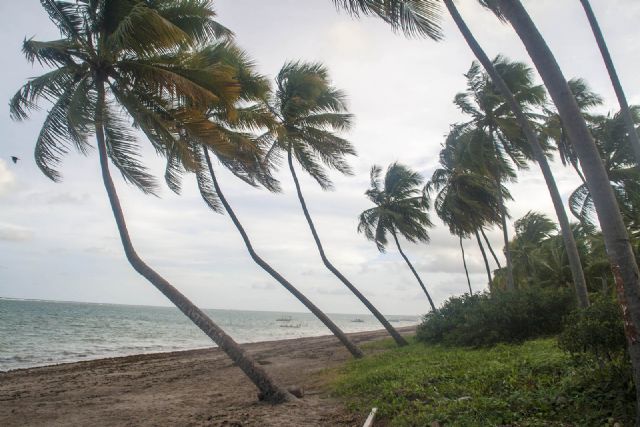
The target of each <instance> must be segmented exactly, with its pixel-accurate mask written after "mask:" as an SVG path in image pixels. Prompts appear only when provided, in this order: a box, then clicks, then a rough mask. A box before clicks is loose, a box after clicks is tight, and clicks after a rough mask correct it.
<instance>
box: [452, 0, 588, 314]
mask: <svg viewBox="0 0 640 427" xmlns="http://www.w3.org/2000/svg"><path fill="white" fill-rule="evenodd" d="M443 1H444V3H445V6H446V7H447V10H448V11H449V13H450V15H451V17H452V18H453V20H454V22H455V23H456V25H457V27H458V29H459V30H460V32H461V34H462V36H463V37H464V38H465V40H466V41H467V44H468V45H469V47H470V48H471V50H472V51H473V53H474V55H475V56H476V58H477V59H478V61H479V62H480V63H481V64H482V66H483V67H484V69H485V71H486V72H487V74H488V75H489V76H490V78H491V81H492V82H493V84H494V85H495V86H496V88H497V90H498V92H499V93H500V94H501V95H502V97H503V98H504V99H505V101H506V104H507V105H508V106H509V108H510V109H511V111H512V112H513V114H514V117H515V120H516V122H517V123H518V125H519V126H520V128H521V129H522V133H523V135H524V136H525V138H526V140H527V142H528V144H529V146H530V149H531V153H532V155H533V157H534V159H535V160H536V162H538V164H539V166H540V169H541V171H542V175H543V176H544V179H545V182H546V184H547V187H548V189H549V195H550V196H551V201H552V202H553V207H554V209H555V211H556V216H557V218H558V222H559V224H560V230H561V233H562V238H563V240H564V243H565V247H566V251H567V256H568V258H569V264H570V266H571V274H572V277H573V282H574V286H575V289H576V294H577V296H578V301H579V303H580V306H582V307H586V306H588V305H589V297H588V293H587V289H586V281H585V278H584V271H583V269H582V263H581V261H580V257H579V254H578V250H577V245H576V242H575V239H574V238H573V234H572V233H571V232H570V228H571V227H570V224H569V218H568V217H567V213H566V211H565V209H564V205H563V202H562V197H561V196H560V191H559V190H558V186H557V185H556V182H555V179H554V177H553V174H552V172H551V168H550V166H549V163H548V161H547V157H546V155H545V153H544V149H543V146H542V144H541V143H540V140H539V138H538V135H537V132H536V131H535V129H534V128H533V126H531V123H530V121H529V120H528V117H527V115H526V114H525V111H526V110H524V109H523V107H522V106H521V104H520V103H519V102H518V100H517V99H516V97H515V96H514V94H513V92H512V91H511V88H510V87H509V86H508V85H507V84H506V82H505V80H504V79H503V78H502V76H501V75H500V73H499V72H498V70H497V69H496V67H495V66H494V64H493V62H491V61H490V60H489V57H488V56H487V54H486V53H485V52H484V50H483V49H482V48H481V46H480V44H479V43H478V42H477V40H476V39H475V37H474V36H473V34H472V33H471V31H470V30H469V28H468V26H467V25H466V23H465V22H464V20H463V19H462V16H461V15H460V13H459V12H458V10H457V8H456V7H455V4H454V2H453V0H443ZM480 230H481V231H482V229H480ZM482 233H483V234H484V232H483V231H482ZM484 237H485V241H486V242H487V245H488V246H489V249H490V250H491V253H492V254H493V255H494V258H495V259H496V262H498V260H497V257H496V256H495V254H494V253H493V250H492V249H491V246H490V245H489V241H488V240H487V239H486V236H484ZM478 241H480V239H479V238H478ZM479 244H480V243H479ZM480 248H481V251H482V252H483V256H484V250H483V249H482V244H480ZM498 265H499V262H498Z"/></svg>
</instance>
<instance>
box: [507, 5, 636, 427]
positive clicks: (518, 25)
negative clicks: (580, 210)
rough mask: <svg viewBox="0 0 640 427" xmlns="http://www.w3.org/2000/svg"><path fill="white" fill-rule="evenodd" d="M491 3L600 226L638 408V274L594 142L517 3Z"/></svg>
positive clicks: (549, 54)
mask: <svg viewBox="0 0 640 427" xmlns="http://www.w3.org/2000/svg"><path fill="white" fill-rule="evenodd" d="M497 1H498V4H499V5H500V8H501V10H502V13H503V14H504V15H505V17H506V18H507V19H508V20H509V22H510V23H511V25H512V26H513V28H514V29H515V30H516V33H518V36H519V37H520V39H521V40H522V42H523V43H524V45H525V47H526V49H527V51H528V53H529V56H530V57H531V59H532V60H533V63H534V64H535V66H536V68H537V69H538V72H539V73H540V76H541V77H542V80H543V81H544V84H545V86H546V87H547V89H548V91H549V94H550V95H551V98H552V99H553V102H554V103H555V105H556V108H557V109H558V113H559V114H560V117H561V119H562V122H563V123H564V126H565V128H566V130H567V134H568V136H569V139H570V140H571V143H572V145H573V146H574V148H575V150H576V153H577V155H578V158H579V159H580V164H581V166H582V171H583V172H584V175H585V178H586V180H587V185H588V186H589V190H590V192H591V195H592V197H593V202H594V205H595V208H596V212H597V214H598V218H599V220H600V227H601V229H602V234H603V236H604V241H605V246H606V249H607V255H608V257H609V260H610V262H611V268H612V270H613V277H614V280H615V284H616V291H617V294H618V301H619V303H620V306H621V307H622V313H623V316H624V324H625V334H626V337H627V342H628V344H629V354H630V355H631V362H632V364H633V371H634V381H635V383H636V404H637V405H638V404H640V334H639V333H638V331H639V330H640V329H639V328H640V283H639V276H640V272H638V265H637V264H636V260H635V258H634V255H633V250H632V248H631V244H630V242H629V235H628V233H627V230H626V227H625V224H624V221H623V220H622V215H621V214H620V208H619V206H618V202H617V200H616V197H615V195H614V193H613V189H612V188H611V183H610V182H609V178H608V177H607V173H606V171H605V169H604V165H603V164H602V159H601V158H600V155H599V154H598V149H597V147H596V144H595V141H594V140H593V137H592V135H591V133H590V132H589V128H588V127H587V123H586V122H585V120H584V117H582V115H581V114H580V108H579V107H578V104H577V103H576V100H575V98H574V97H573V95H572V93H571V90H570V88H569V85H568V83H567V80H566V79H565V77H564V75H563V74H562V71H561V70H560V66H559V65H558V63H557V61H556V59H555V57H554V56H553V53H552V52H551V50H550V49H549V46H547V43H546V42H545V40H544V38H543V37H542V35H541V34H540V32H539V31H538V29H537V28H536V26H535V24H534V23H533V21H532V20H531V17H530V16H529V14H528V13H527V11H526V9H525V8H524V6H523V5H522V3H520V1H519V0H497ZM638 408H640V405H638ZM636 424H637V425H640V410H638V411H636Z"/></svg>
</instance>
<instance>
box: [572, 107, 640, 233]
mask: <svg viewBox="0 0 640 427" xmlns="http://www.w3.org/2000/svg"><path fill="white" fill-rule="evenodd" d="M629 110H630V112H631V115H632V117H633V122H634V123H640V107H638V106H632V107H631V108H630V109H629ZM590 128H591V134H592V135H593V137H594V138H595V141H596V144H597V146H598V150H599V151H600V157H601V158H602V160H603V162H604V167H605V169H606V171H607V175H608V176H609V180H610V181H611V186H612V188H613V189H614V192H615V194H616V198H617V199H618V204H619V206H620V208H621V210H622V214H623V218H624V220H625V223H626V224H627V227H628V229H629V230H637V229H638V226H639V225H640V173H639V172H638V169H637V168H636V167H635V157H634V155H633V153H632V150H631V148H630V146H629V144H628V143H627V134H628V132H627V128H626V123H625V119H624V113H623V112H622V111H619V112H618V113H616V114H614V115H613V116H612V115H610V114H609V115H607V116H592V117H591V120H590ZM569 207H570V208H571V212H572V213H573V215H574V216H575V217H576V218H578V219H579V220H580V221H582V222H592V221H593V220H594V218H593V213H594V205H593V197H592V195H591V192H590V191H589V188H588V186H587V185H586V184H584V183H583V184H582V185H580V186H579V187H578V188H577V189H576V190H574V191H573V193H571V195H570V196H569Z"/></svg>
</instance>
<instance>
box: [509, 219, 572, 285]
mask: <svg viewBox="0 0 640 427" xmlns="http://www.w3.org/2000/svg"><path fill="white" fill-rule="evenodd" d="M514 225H515V230H516V235H515V237H514V239H513V241H512V242H511V243H512V245H511V246H512V249H513V258H514V272H515V275H516V277H517V278H518V279H519V282H520V283H521V284H522V285H524V286H527V287H531V286H532V285H534V284H535V282H536V280H537V274H536V262H535V261H536V260H535V253H536V251H537V250H538V249H539V248H540V246H541V245H542V243H543V242H544V241H545V240H547V239H549V237H550V236H552V235H553V234H554V233H555V231H556V224H555V223H554V222H553V221H551V219H549V217H547V216H546V215H545V214H542V213H539V212H532V211H529V212H527V213H526V214H525V215H524V216H523V217H522V218H520V219H518V220H517V221H516V222H515V223H514ZM562 266H564V264H562V265H561V267H562Z"/></svg>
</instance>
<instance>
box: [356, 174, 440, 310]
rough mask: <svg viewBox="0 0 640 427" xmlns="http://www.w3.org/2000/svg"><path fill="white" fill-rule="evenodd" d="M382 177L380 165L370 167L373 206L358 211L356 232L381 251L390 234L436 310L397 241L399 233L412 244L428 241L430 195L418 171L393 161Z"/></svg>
mask: <svg viewBox="0 0 640 427" xmlns="http://www.w3.org/2000/svg"><path fill="white" fill-rule="evenodd" d="M381 177H382V168H381V167H379V166H373V167H372V168H371V188H369V189H368V190H367V191H366V192H365V194H366V196H367V197H368V198H369V200H371V201H372V202H373V203H374V204H375V205H376V207H374V208H371V209H367V210H366V211H364V212H362V213H361V214H360V222H359V224H358V233H364V235H365V237H366V238H367V239H369V240H372V241H373V242H375V244H376V246H377V247H378V250H379V251H380V252H384V251H385V248H386V245H387V242H388V241H387V233H389V234H391V236H392V237H393V240H394V242H395V243H396V246H397V248H398V251H399V252H400V255H402V258H404V260H405V262H406V263H407V265H408V266H409V269H410V270H411V272H412V273H413V275H414V276H415V278H416V279H417V280H418V283H419V284H420V287H421V288H422V290H423V291H424V293H425V295H426V296H427V299H428V300H429V305H431V309H432V310H433V311H435V310H436V306H435V304H434V303H433V300H432V299H431V295H429V292H428V291H427V288H426V287H425V285H424V283H423V282H422V279H421V278H420V276H419V275H418V272H417V271H416V269H415V268H414V267H413V265H412V264H411V262H410V261H409V258H407V256H406V255H405V254H404V251H403V250H402V247H400V241H399V240H398V234H400V235H401V236H402V237H404V238H405V239H407V240H408V241H409V242H412V243H416V242H428V241H429V234H428V233H427V228H430V227H432V226H433V224H432V223H431V220H430V219H429V214H428V210H429V198H428V197H427V194H426V193H424V192H421V191H420V189H419V187H420V186H421V185H422V182H423V179H422V177H421V176H420V174H418V173H417V172H414V171H412V170H411V169H409V168H407V167H406V166H403V165H401V164H399V163H392V164H391V165H390V166H389V167H388V168H387V172H386V174H385V177H384V182H382V180H381Z"/></svg>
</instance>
